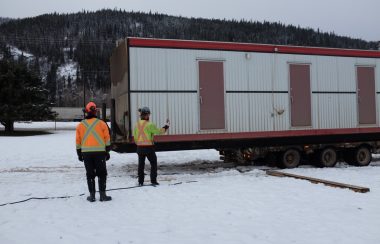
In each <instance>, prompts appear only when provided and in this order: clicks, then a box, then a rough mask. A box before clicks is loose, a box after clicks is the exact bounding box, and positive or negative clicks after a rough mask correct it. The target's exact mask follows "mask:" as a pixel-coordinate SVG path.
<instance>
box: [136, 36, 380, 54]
mask: <svg viewBox="0 0 380 244" xmlns="http://www.w3.org/2000/svg"><path fill="white" fill-rule="evenodd" d="M129 46H131V47H157V48H159V47H160V48H181V49H207V50H226V51H242V52H265V53H288V54H305V55H322V56H323V55H326V56H343V57H364V58H380V52H379V51H371V50H355V49H338V48H319V47H300V46H280V45H266V44H252V43H232V42H209V41H186V40H165V39H148V38H129Z"/></svg>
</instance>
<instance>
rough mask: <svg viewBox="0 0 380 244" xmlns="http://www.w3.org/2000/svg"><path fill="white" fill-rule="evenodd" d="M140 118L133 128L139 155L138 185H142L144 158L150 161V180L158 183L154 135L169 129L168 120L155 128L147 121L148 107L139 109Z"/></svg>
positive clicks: (155, 183) (154, 183) (153, 183)
mask: <svg viewBox="0 0 380 244" xmlns="http://www.w3.org/2000/svg"><path fill="white" fill-rule="evenodd" d="M139 112H140V120H139V121H138V122H137V123H136V126H135V129H134V130H133V138H134V141H135V143H136V145H137V155H138V157H139V165H138V178H139V182H138V183H139V185H140V186H142V185H144V168H145V158H148V160H149V162H150V165H151V167H150V182H151V183H152V185H154V186H155V185H158V182H157V156H156V152H155V150H154V135H159V134H164V133H165V132H166V131H167V130H168V129H169V120H167V121H166V124H165V126H164V127H162V128H157V126H156V125H155V124H153V123H152V122H149V116H150V109H149V108H148V107H143V108H142V109H139Z"/></svg>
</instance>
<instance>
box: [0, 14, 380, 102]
mask: <svg viewBox="0 0 380 244" xmlns="http://www.w3.org/2000/svg"><path fill="white" fill-rule="evenodd" d="M252 19H254V16H252ZM3 20H4V21H3ZM3 20H0V24H1V23H2V24H1V25H0V49H2V50H4V49H8V51H9V49H10V48H17V49H19V50H21V51H17V50H16V51H14V53H19V55H21V56H22V57H21V58H24V57H23V56H24V52H25V53H29V54H31V55H32V57H28V58H27V60H28V62H29V67H30V68H31V69H33V70H34V71H35V72H36V73H38V74H39V75H40V76H41V77H42V78H43V80H44V81H45V83H46V87H47V88H48V90H49V93H50V101H51V102H53V103H54V104H55V105H58V106H80V105H82V101H83V98H82V87H83V84H85V87H86V94H87V95H88V96H89V97H93V98H95V100H96V101H102V100H106V99H107V98H108V95H107V94H108V92H109V87H110V78H109V57H110V55H111V51H112V49H113V48H114V47H115V43H116V40H118V39H120V38H124V37H126V36H136V37H155V38H173V39H191V40H213V41H231V42H254V43H268V44H290V45H301V46H321V47H339V48H355V49H377V43H376V42H367V41H364V40H360V39H353V38H349V37H343V36H338V35H335V34H334V33H325V32H322V31H320V30H313V29H309V28H300V27H296V26H292V25H284V24H281V23H270V22H251V21H235V20H216V19H201V18H184V17H175V16H168V15H164V14H157V13H140V12H125V11H121V10H101V11H97V12H87V11H83V12H80V13H76V14H57V13H53V14H45V15H41V16H38V17H33V18H25V19H15V20H14V19H12V20H9V19H3ZM300 24H302V23H300ZM20 52H21V54H20ZM8 53H9V52H8ZM2 56H3V57H4V55H2Z"/></svg>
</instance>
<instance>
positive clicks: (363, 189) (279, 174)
mask: <svg viewBox="0 0 380 244" xmlns="http://www.w3.org/2000/svg"><path fill="white" fill-rule="evenodd" d="M266 173H267V175H271V176H277V177H292V178H296V179H300V180H308V181H310V182H311V183H314V184H318V183H322V184H324V185H326V186H332V187H339V188H347V189H350V190H352V191H355V192H361V193H366V192H369V188H367V187H361V186H354V185H348V184H344V183H339V182H335V181H329V180H322V179H318V178H312V177H307V176H302V175H295V174H289V173H285V172H280V171H275V170H267V171H266Z"/></svg>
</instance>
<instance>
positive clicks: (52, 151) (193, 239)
mask: <svg viewBox="0 0 380 244" xmlns="http://www.w3.org/2000/svg"><path fill="white" fill-rule="evenodd" d="M75 125H76V123H58V124H57V129H58V130H54V128H55V125H54V123H32V124H16V128H21V129H31V128H33V129H40V128H44V129H46V130H49V131H50V132H51V134H47V135H39V136H27V137H4V136H0V148H1V149H0V152H1V153H0V195H1V197H0V205H1V204H4V203H8V202H15V201H20V200H23V199H27V198H30V197H58V196H73V197H71V198H67V199H48V200H30V201H27V202H23V203H19V204H13V205H5V206H1V207H0V243H6V244H8V243H92V244H95V243H144V244H146V243H176V244H177V243H192V244H194V243H218V244H221V243H250V244H251V243H302V244H304V243H318V244H320V243H344V244H348V243H355V244H356V243H365V244H372V243H373V244H375V243H376V244H378V243H380V231H379V227H380V163H379V162H373V163H372V164H371V165H370V166H369V167H363V168H357V167H348V166H347V165H346V164H343V163H340V164H339V165H338V167H336V168H330V169H319V168H314V167H312V166H303V167H300V168H297V169H293V170H286V171H287V172H292V173H296V174H302V175H307V176H312V177H319V178H323V179H328V180H333V181H339V182H344V183H349V184H355V185H360V186H366V187H369V188H370V189H371V191H370V192H369V193H364V194H363V193H355V192H353V191H350V190H346V189H339V188H331V187H327V186H324V185H320V184H311V183H309V182H307V181H301V180H296V179H291V178H276V177H272V176H267V175H266V174H265V172H264V171H262V170H260V168H259V167H257V168H253V169H251V170H250V171H247V172H246V173H240V172H239V171H238V170H236V169H235V168H230V169H226V168H223V169H222V168H220V169H214V170H205V171H196V172H193V173H192V172H191V171H181V170H180V169H181V167H180V165H181V164H187V163H189V162H190V163H193V164H199V165H202V164H203V163H207V164H210V163H211V162H213V163H215V164H218V163H219V164H220V161H219V156H218V153H217V152H216V151H214V150H197V151H182V152H160V153H158V161H159V165H161V166H165V165H166V166H167V168H170V167H172V166H173V167H174V166H175V167H174V168H175V169H179V170H178V172H174V173H173V171H172V173H170V174H168V173H167V172H166V171H165V169H164V168H163V167H161V169H160V170H159V178H158V180H159V181H160V182H161V185H160V186H158V187H150V186H147V187H142V188H131V189H125V190H116V191H110V192H109V193H108V194H109V195H111V196H112V197H113V201H111V202H99V201H97V202H95V203H89V202H87V201H86V200H85V198H86V196H85V195H84V196H79V195H81V194H82V193H86V195H87V186H86V183H85V170H84V167H83V165H82V163H81V162H79V161H77V157H76V153H75V138H74V137H75V131H74V130H73V129H74V128H75ZM136 161H137V156H136V155H135V154H116V153H114V152H112V153H111V160H110V161H108V174H109V180H108V187H107V188H108V189H114V188H120V187H130V186H135V185H136V178H135V175H136ZM147 173H149V172H148V171H147ZM148 178H149V177H148ZM180 182H182V184H176V183H180Z"/></svg>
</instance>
